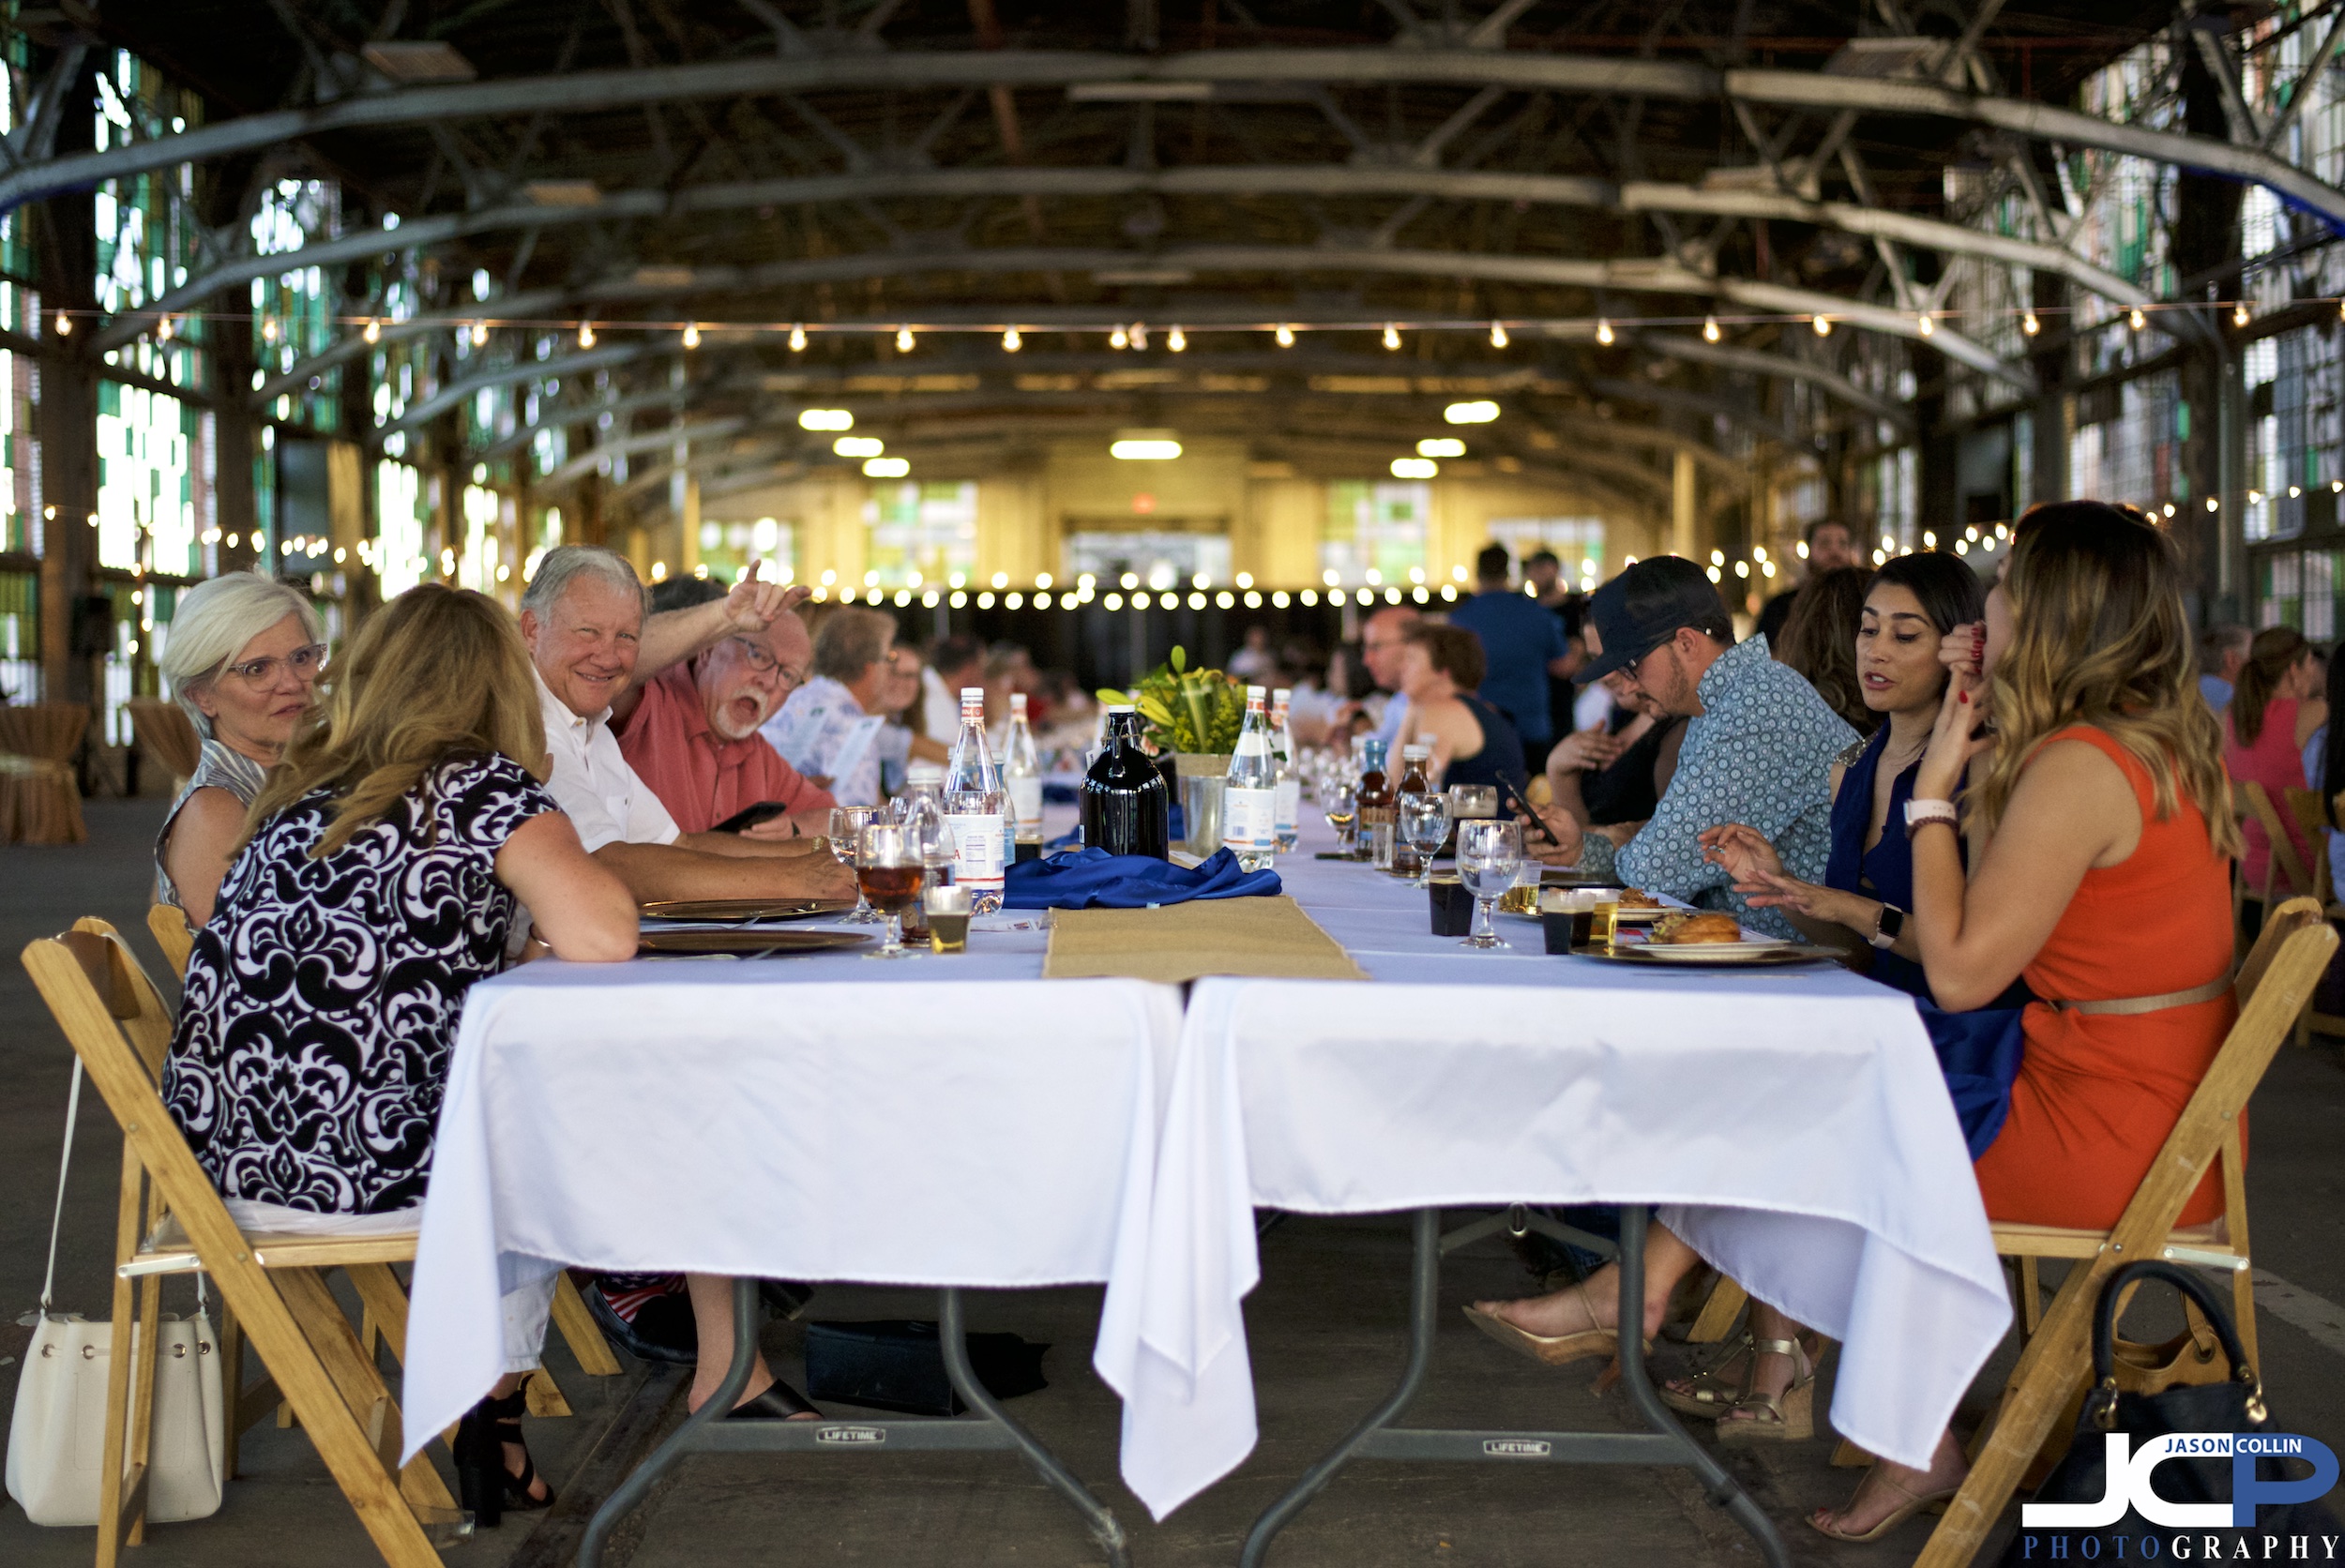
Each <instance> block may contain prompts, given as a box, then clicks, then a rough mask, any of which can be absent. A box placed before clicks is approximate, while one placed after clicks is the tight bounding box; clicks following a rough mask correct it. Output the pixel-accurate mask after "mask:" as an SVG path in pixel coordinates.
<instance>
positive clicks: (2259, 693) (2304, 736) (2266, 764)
mask: <svg viewBox="0 0 2345 1568" xmlns="http://www.w3.org/2000/svg"><path fill="white" fill-rule="evenodd" d="M2322 676H2323V671H2322V668H2321V656H2320V654H2319V653H2318V652H2317V651H2316V650H2315V649H2314V648H2313V646H2312V644H2311V643H2309V642H2307V641H2305V639H2304V634H2303V633H2301V632H2299V631H2297V630H2296V628H2295V627H2293V626H2266V627H2265V628H2264V629H2263V630H2262V631H2260V632H2258V633H2256V640H2255V641H2254V642H2253V643H2251V644H2249V646H2248V649H2247V663H2246V664H2245V665H2243V666H2242V667H2241V668H2240V671H2239V679H2238V681H2237V682H2236V683H2234V685H2233V687H2232V699H2231V706H2230V707H2229V708H2228V709H2226V710H2224V714H2223V769H2224V771H2225V772H2227V773H2229V774H2230V775H2231V776H2232V777H2233V778H2235V779H2237V780H2239V782H2241V783H2242V784H2261V785H2262V786H2263V788H2264V792H2266V793H2268V794H2269V795H2270V796H2271V797H2272V805H2273V806H2274V807H2276V808H2277V810H2278V812H2279V816H2280V821H2281V822H2282V824H2283V825H2285V827H2286V828H2287V830H2288V836H2289V837H2290V839H2291V840H2292V841H2293V844H2294V848H2295V851H2296V864H2298V865H2299V866H2302V867H2305V868H2306V874H2307V875H2310V874H2311V867H2312V846H2311V845H2310V844H2308V843H2307V842H2306V841H2305V837H2304V833H2303V830H2302V829H2300V828H2299V827H2298V826H2297V825H2296V823H2295V822H2294V820H2293V819H2292V817H2291V816H2290V815H2289V811H2288V796H2287V794H2286V793H2285V792H2287V791H2289V790H2301V789H2303V788H2304V787H2305V784H2306V778H2305V764H2304V754H2305V746H2306V743H2307V742H2308V741H2310V740H2311V739H2312V733H2313V731H2316V730H2318V729H2320V728H2321V726H2322V724H2324V723H2326V722H2327V721H2328V716H2329V705H2328V702H2327V701H2325V700H2324V699H2323V698H2322ZM2242 837H2245V838H2246V840H2247V852H2246V853H2245V854H2243V855H2241V856H2240V858H2239V876H2240V881H2241V882H2242V883H2243V884H2244V885H2245V886H2246V887H2247V890H2248V892H2249V893H2250V894H2251V895H2253V896H2254V897H2256V898H2257V899H2259V900H2260V899H2261V898H2262V892H2263V888H2264V886H2265V885H2266V879H2267V878H2270V877H2272V875H2273V871H2272V840H2271V838H2270V837H2268V836H2266V834H2265V833H2264V831H2263V824H2262V822H2258V821H2257V820H2256V819H2255V818H2254V817H2252V816H2250V817H2248V818H2247V821H2246V822H2245V823H2244V824H2243V826H2242ZM2273 885H2274V892H2275V894H2276V895H2277V896H2280V897H2285V896H2286V895H2287V894H2289V893H2290V892H2291V891H2293V892H2297V893H2309V892H2311V891H2312V889H2310V888H2308V887H2300V888H2295V889H2290V888H2288V887H2287V886H2285V885H2281V884H2278V883H2274V884H2273ZM2259 918H2261V917H2260V916H2259Z"/></svg>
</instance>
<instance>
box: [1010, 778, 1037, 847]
mask: <svg viewBox="0 0 2345 1568" xmlns="http://www.w3.org/2000/svg"><path fill="white" fill-rule="evenodd" d="M1002 782H1003V783H1004V784H1006V786H1008V788H1009V809H1010V815H1012V816H1013V817H1015V818H1016V819H1017V820H1018V837H1021V838H1039V837H1042V780H1041V778H1040V777H1039V776H1036V775H1032V774H1029V775H1027V776H1025V777H1023V778H1019V777H1010V778H1006V779H1004V780H1002Z"/></svg>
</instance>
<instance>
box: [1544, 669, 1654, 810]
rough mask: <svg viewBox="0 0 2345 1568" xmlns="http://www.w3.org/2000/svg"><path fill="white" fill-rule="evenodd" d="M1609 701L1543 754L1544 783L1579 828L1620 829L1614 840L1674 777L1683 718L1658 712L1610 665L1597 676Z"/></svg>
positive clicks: (1650, 699)
mask: <svg viewBox="0 0 2345 1568" xmlns="http://www.w3.org/2000/svg"><path fill="white" fill-rule="evenodd" d="M1601 688H1610V689H1611V693H1612V696H1613V698H1614V699H1615V700H1616V703H1617V705H1616V706H1615V707H1614V708H1613V710H1612V715H1611V718H1610V719H1609V720H1608V721H1607V722H1606V723H1605V724H1600V725H1596V726H1594V727H1592V728H1589V729H1586V730H1576V731H1572V732H1571V733H1570V734H1568V735H1566V736H1565V737H1564V738H1563V739H1562V740H1560V741H1557V742H1556V743H1555V748H1554V749H1553V750H1552V751H1550V752H1549V753H1548V754H1547V783H1548V788H1549V789H1550V790H1551V791H1552V792H1553V794H1554V800H1555V804H1556V805H1557V806H1559V807H1562V808H1563V809H1564V810H1566V811H1568V812H1570V813H1571V814H1572V815H1573V816H1574V817H1575V818H1577V819H1578V820H1579V822H1580V825H1581V827H1600V828H1623V829H1626V830H1627V832H1625V833H1622V834H1619V835H1616V836H1609V837H1612V841H1613V842H1614V843H1615V844H1620V843H1626V841H1627V839H1628V837H1629V835H1630V834H1633V832H1634V831H1635V830H1636V829H1637V828H1640V827H1641V826H1643V825H1644V823H1645V822H1647V821H1648V820H1650V819H1651V817H1652V816H1653V813H1654V810H1655V808H1656V807H1658V806H1659V805H1660V801H1661V796H1662V795H1663V794H1664V793H1666V792H1668V790H1669V787H1670V780H1671V779H1672V778H1674V777H1676V776H1677V754H1678V750H1679V748H1680V747H1682V746H1684V745H1685V744H1686V721H1685V719H1684V718H1682V717H1680V716H1678V715H1676V714H1665V713H1663V712H1661V710H1660V708H1659V706H1658V705H1657V704H1656V703H1655V702H1654V701H1653V699H1652V698H1650V697H1648V696H1647V695H1645V694H1644V693H1643V692H1641V691H1640V690H1638V689H1637V688H1636V687H1635V686H1632V685H1631V684H1630V683H1629V681H1628V679H1627V677H1626V676H1624V675H1623V674H1621V672H1620V671H1617V670H1615V671H1612V672H1611V674H1609V675H1607V676H1605V677H1604V678H1603V680H1602V683H1601V687H1600V688H1599V689H1601Z"/></svg>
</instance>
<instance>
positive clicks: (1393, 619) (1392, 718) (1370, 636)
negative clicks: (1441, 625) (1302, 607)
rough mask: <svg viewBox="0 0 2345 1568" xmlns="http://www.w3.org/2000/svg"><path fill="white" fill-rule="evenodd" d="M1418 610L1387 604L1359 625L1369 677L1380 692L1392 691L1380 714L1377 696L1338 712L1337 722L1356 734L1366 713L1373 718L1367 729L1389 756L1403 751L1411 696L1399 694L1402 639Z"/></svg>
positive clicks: (1413, 621) (1361, 654)
mask: <svg viewBox="0 0 2345 1568" xmlns="http://www.w3.org/2000/svg"><path fill="white" fill-rule="evenodd" d="M1416 619H1417V613H1416V611H1414V610H1412V609H1410V608H1409V607H1408V606H1407V605H1405V604H1396V605H1387V606H1385V607H1384V609H1382V610H1379V611H1374V612H1373V613H1372V614H1370V615H1369V618H1368V620H1367V621H1366V623H1364V624H1363V625H1362V626H1361V627H1360V663H1361V664H1362V665H1364V666H1365V667H1366V668H1367V670H1368V678H1369V681H1370V682H1371V683H1373V686H1374V690H1375V692H1378V693H1383V692H1390V693H1393V694H1394V695H1392V696H1391V697H1390V698H1388V699H1387V700H1386V701H1385V702H1384V711H1383V712H1382V713H1381V714H1380V713H1378V712H1376V710H1375V708H1374V702H1375V700H1376V699H1375V697H1374V696H1373V695H1371V696H1370V697H1369V698H1367V699H1365V700H1363V701H1356V702H1354V703H1352V704H1350V705H1348V706H1347V707H1346V708H1345V709H1344V710H1343V711H1342V712H1341V713H1339V714H1338V715H1337V723H1338V725H1339V727H1340V726H1349V728H1350V730H1351V732H1352V733H1353V734H1355V735H1356V734H1359V733H1362V730H1361V727H1360V720H1361V718H1362V716H1366V717H1368V718H1370V719H1372V720H1373V721H1374V727H1373V728H1372V729H1369V730H1368V731H1366V733H1367V734H1369V736H1371V737H1372V738H1374V739H1376V740H1380V741H1383V742H1384V746H1385V750H1384V754H1385V755H1386V756H1387V757H1398V756H1399V755H1400V735H1401V731H1402V730H1403V728H1404V727H1405V726H1406V725H1407V723H1408V718H1409V700H1408V699H1407V698H1405V697H1402V696H1400V695H1399V690H1400V647H1401V639H1402V636H1403V634H1404V633H1406V632H1407V631H1408V629H1409V627H1410V626H1412V625H1414V624H1415V621H1416Z"/></svg>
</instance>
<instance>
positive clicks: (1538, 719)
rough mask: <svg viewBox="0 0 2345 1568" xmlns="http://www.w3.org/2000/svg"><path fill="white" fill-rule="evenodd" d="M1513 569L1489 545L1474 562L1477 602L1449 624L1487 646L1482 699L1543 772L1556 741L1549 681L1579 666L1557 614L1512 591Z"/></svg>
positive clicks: (1452, 614)
mask: <svg viewBox="0 0 2345 1568" xmlns="http://www.w3.org/2000/svg"><path fill="white" fill-rule="evenodd" d="M1512 566H1513V560H1512V558H1511V557H1509V556H1508V555H1507V553H1506V548H1505V546H1504V545H1485V546H1484V547H1483V548H1482V550H1480V551H1479V552H1478V553H1477V554H1475V557H1474V577H1475V594H1474V596H1473V597H1472V598H1470V599H1468V600H1466V601H1465V602H1464V603H1463V604H1460V606H1458V608H1457V609H1456V610H1454V611H1450V614H1449V624H1450V625H1451V626H1461V627H1463V628H1464V629H1466V630H1467V631H1470V632H1472V633H1473V634H1474V635H1475V636H1476V637H1478V638H1480V639H1481V640H1482V659H1483V671H1484V672H1483V676H1482V679H1481V680H1480V682H1478V683H1477V685H1478V686H1479V687H1480V696H1481V698H1482V700H1483V701H1486V702H1488V703H1490V706H1492V707H1494V708H1496V709H1498V710H1499V711H1500V712H1502V713H1504V714H1505V716H1507V718H1509V719H1511V720H1512V721H1513V723H1514V727H1515V733H1516V734H1518V735H1520V737H1521V739H1522V755H1523V760H1524V761H1525V762H1526V763H1528V764H1529V765H1531V766H1533V767H1543V766H1545V765H1546V763H1547V748H1548V747H1549V746H1551V745H1552V744H1553V742H1554V739H1555V728H1554V725H1553V724H1552V722H1551V720H1550V719H1549V718H1548V716H1547V715H1548V704H1547V681H1548V677H1549V676H1551V675H1554V676H1566V677H1567V676H1569V675H1571V674H1572V673H1573V672H1574V670H1575V668H1576V666H1575V663H1574V660H1573V657H1572V652H1571V648H1570V646H1569V645H1568V644H1567V643H1566V641H1565V640H1564V626H1563V623H1562V622H1561V621H1558V620H1557V619H1556V618H1555V614H1554V612H1553V611H1551V610H1549V609H1548V608H1547V607H1546V606H1544V605H1542V604H1540V603H1539V601H1538V600H1536V599H1535V598H1533V597H1532V596H1530V595H1528V594H1525V593H1522V592H1521V591H1520V590H1519V589H1516V588H1514V587H1512V586H1510V585H1509V580H1508V572H1509V571H1510V569H1511V568H1512Z"/></svg>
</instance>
